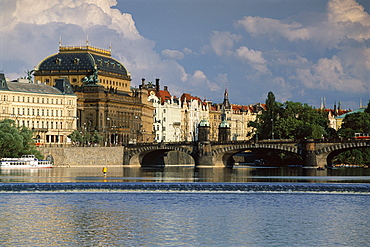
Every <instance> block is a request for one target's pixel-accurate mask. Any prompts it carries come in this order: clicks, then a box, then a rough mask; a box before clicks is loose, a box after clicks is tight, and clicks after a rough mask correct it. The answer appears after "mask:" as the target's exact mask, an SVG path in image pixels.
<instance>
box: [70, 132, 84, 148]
mask: <svg viewBox="0 0 370 247" xmlns="http://www.w3.org/2000/svg"><path fill="white" fill-rule="evenodd" d="M68 138H69V139H71V141H72V142H73V143H74V144H75V145H80V144H81V143H82V142H83V137H82V135H81V133H80V132H79V131H78V130H74V131H73V132H72V133H71V134H69V135H68Z"/></svg>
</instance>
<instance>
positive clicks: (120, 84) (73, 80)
mask: <svg viewBox="0 0 370 247" xmlns="http://www.w3.org/2000/svg"><path fill="white" fill-rule="evenodd" d="M56 80H57V79H55V80H54V82H55V81H56ZM45 82H46V83H49V82H50V79H45ZM81 82H82V79H81ZM99 82H100V84H106V85H111V86H117V87H128V84H127V83H125V82H119V81H112V80H106V79H99ZM72 83H77V78H72Z"/></svg>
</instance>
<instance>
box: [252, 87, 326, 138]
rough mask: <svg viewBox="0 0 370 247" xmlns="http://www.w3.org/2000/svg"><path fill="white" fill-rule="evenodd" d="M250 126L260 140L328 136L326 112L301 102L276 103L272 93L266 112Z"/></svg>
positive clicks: (269, 94) (270, 93)
mask: <svg viewBox="0 0 370 247" xmlns="http://www.w3.org/2000/svg"><path fill="white" fill-rule="evenodd" d="M249 126H251V127H254V128H255V129H256V135H258V137H259V139H270V138H271V137H272V136H274V138H278V139H292V138H295V139H303V138H314V139H320V138H322V137H323V136H327V134H328V133H327V132H326V131H325V130H326V129H328V118H327V113H326V112H324V111H320V110H316V109H314V108H312V107H310V106H308V105H307V104H302V103H300V102H292V101H286V102H285V103H284V104H282V103H279V102H276V101H275V96H274V94H273V93H272V92H269V93H268V96H267V99H266V110H265V111H263V112H262V114H261V115H259V116H258V117H257V120H256V121H254V122H251V123H250V124H249ZM331 132H332V131H331ZM331 134H333V133H331Z"/></svg>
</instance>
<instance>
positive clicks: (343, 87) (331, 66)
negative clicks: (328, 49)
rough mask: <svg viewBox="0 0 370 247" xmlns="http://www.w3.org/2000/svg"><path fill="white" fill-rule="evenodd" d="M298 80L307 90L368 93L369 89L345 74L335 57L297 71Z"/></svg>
mask: <svg viewBox="0 0 370 247" xmlns="http://www.w3.org/2000/svg"><path fill="white" fill-rule="evenodd" d="M297 76H298V79H299V80H301V81H302V82H303V84H304V85H305V86H306V87H307V88H311V89H324V90H335V91H344V92H351V93H359V92H362V91H368V90H369V88H368V86H366V84H365V83H364V82H363V81H361V80H360V79H357V78H354V77H352V76H350V75H348V73H346V71H345V68H344V67H343V66H342V62H341V61H340V59H339V58H338V57H337V56H333V58H332V59H328V58H321V59H320V60H319V61H318V62H317V64H316V65H315V66H313V67H312V68H310V69H298V70H297Z"/></svg>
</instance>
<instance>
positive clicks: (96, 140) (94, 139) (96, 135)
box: [91, 130, 103, 143]
mask: <svg viewBox="0 0 370 247" xmlns="http://www.w3.org/2000/svg"><path fill="white" fill-rule="evenodd" d="M91 140H92V142H93V143H99V142H102V141H103V137H102V136H101V135H99V132H98V131H96V130H95V131H94V134H93V135H92V138H91Z"/></svg>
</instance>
